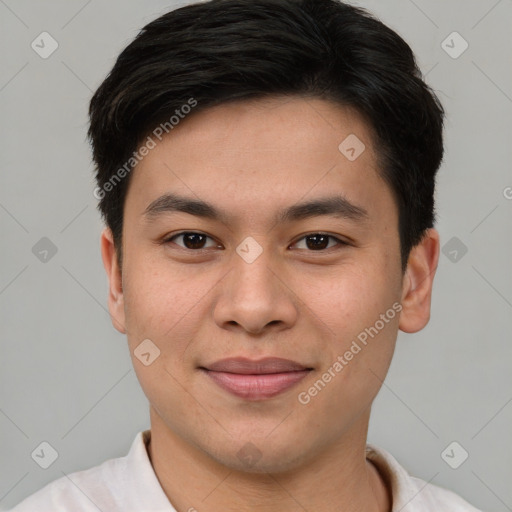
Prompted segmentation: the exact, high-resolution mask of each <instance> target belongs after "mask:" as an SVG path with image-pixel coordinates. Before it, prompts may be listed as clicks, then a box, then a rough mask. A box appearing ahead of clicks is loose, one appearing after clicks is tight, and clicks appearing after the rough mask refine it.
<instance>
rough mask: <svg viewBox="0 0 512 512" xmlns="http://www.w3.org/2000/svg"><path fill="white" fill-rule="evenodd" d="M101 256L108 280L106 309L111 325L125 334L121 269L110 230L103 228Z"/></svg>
mask: <svg viewBox="0 0 512 512" xmlns="http://www.w3.org/2000/svg"><path fill="white" fill-rule="evenodd" d="M100 244H101V257H102V259H103V266H104V267H105V271H106V273H107V277H108V281H109V293H108V309H109V311H110V318H111V319H112V324H113V326H114V327H115V328H116V329H117V330H118V331H119V332H120V333H122V334H126V329H125V314H124V296H123V283H122V277H121V269H120V268H119V265H118V263H117V254H116V248H115V246H114V238H113V236H112V231H111V230H110V229H109V228H105V229H104V230H103V232H102V233H101V239H100Z"/></svg>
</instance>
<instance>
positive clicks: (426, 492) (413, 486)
mask: <svg viewBox="0 0 512 512" xmlns="http://www.w3.org/2000/svg"><path fill="white" fill-rule="evenodd" d="M366 453H367V458H368V460H370V461H371V462H373V464H374V465H375V466H376V467H377V469H378V470H379V472H380V473H381V475H382V476H383V478H384V479H385V480H386V482H387V483H388V485H389V487H390V490H391V494H392V498H393V512H394V511H395V510H397V511H398V510H400V511H402V512H434V511H435V512H481V511H480V510H478V509H476V508H475V507H473V506H472V505H470V504H469V503H468V502H466V501H465V500H464V499H463V498H461V497H460V496H459V495H457V494H455V493H454V492H452V491H449V490H447V489H444V488H442V487H438V486H436V485H433V484H430V483H428V482H425V481H424V480H421V479H419V478H415V477H412V476H410V475H409V473H408V472H407V471H406V470H405V469H404V468H403V467H402V466H401V465H400V464H399V463H398V461H397V460H396V459H395V458H394V457H393V456H392V455H391V454H390V453H388V452H387V451H385V450H383V449H381V448H376V447H375V446H368V447H367V449H366Z"/></svg>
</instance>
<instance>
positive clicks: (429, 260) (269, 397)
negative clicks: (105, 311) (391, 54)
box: [102, 98, 437, 471]
mask: <svg viewBox="0 0 512 512" xmlns="http://www.w3.org/2000/svg"><path fill="white" fill-rule="evenodd" d="M354 136H356V137H357V139H358V140H357V139H355V138H354ZM347 137H350V138H349V139H348V141H347V142H346V143H345V144H344V145H342V146H341V149H340V148H339V146H340V144H341V143H342V142H343V141H345V139H347ZM361 143H362V144H364V150H363V151H362V152H361V150H362V148H363V146H362V145H361ZM351 148H354V150H353V151H352V149H351ZM359 153H360V154H359ZM354 157H356V158H354ZM376 165H377V164H376V154H375V150H374V148H373V145H372V141H371V138H370V132H369V130H368V127H367V126H366V125H365V123H364V122H363V121H362V119H361V118H360V117H359V116H358V115H357V114H356V113H355V112H353V111H351V110H349V109H347V108H343V107H341V106H337V105H334V104H332V103H330V102H327V101H323V100H319V99H317V100H312V99H308V100H305V99H301V98H295V99H290V98H287V99H283V98H273V99H266V100H254V101H250V102H247V101H245V102H237V103H232V104H227V105H221V106H218V107H214V108H211V109H209V110H205V111H204V112H198V113H195V114H193V115H190V116H189V117H188V118H186V119H185V120H184V121H182V122H181V124H180V125H179V126H177V127H175V128H174V129H173V131H172V132H170V133H169V134H168V135H166V136H165V137H164V138H163V139H162V141H161V142H159V143H158V144H157V145H156V147H155V148H154V149H152V150H151V151H150V152H149V154H148V155H147V156H145V158H144V159H143V160H142V161H141V162H140V163H139V164H137V166H136V168H135V170H134V171H133V175H132V181H131V183H130V187H129V190H128V193H127V197H126V202H125V209H124V230H123V268H122V285H121V281H120V280H119V279H117V278H116V276H119V275H120V270H119V269H118V268H117V267H116V262H115V258H114V257H113V255H114V249H113V245H112V241H111V236H110V235H109V233H108V231H107V230H106V231H105V232H104V234H103V240H102V249H103V258H104V262H105V266H106V268H107V272H108V273H109V277H110V282H111V290H110V297H109V307H110V311H111V313H112V317H113V320H114V325H115V326H116V327H117V328H118V329H119V330H120V331H121V332H123V333H126V334H127V337H128V342H129V347H130V352H131V355H132V360H133V365H134V368H135V371H136V373H137V377H138V379H139V381H140V384H141V386H142V388H143V390H144V392H145V394H146V396H147V398H148V400H149V402H150V405H151V408H152V418H154V420H155V421H157V422H159V424H160V426H161V427H163V428H165V429H168V431H169V432H170V433H171V434H172V435H174V436H177V437H179V438H180V439H181V440H184V441H185V442H186V443H188V445H189V446H192V447H194V448H198V449H199V450H202V451H204V452H205V453H207V454H209V455H210V456H211V457H213V459H215V460H217V461H218V462H220V463H222V464H224V465H226V466H228V467H231V468H244V467H245V468H246V467H247V461H248V460H249V459H251V457H252V459H254V460H256V459H258V464H257V469H254V470H255V471H256V470H261V471H277V470H285V469H291V468H294V467H297V466H298V465H299V464H301V463H304V462H305V461H308V460H313V458H314V457H316V456H319V454H321V453H325V451H326V450H329V449H331V448H332V447H334V446H339V445H340V444H342V443H344V442H345V441H346V440H347V439H349V438H350V437H351V436H352V437H353V436H357V435H363V433H365V429H366V428H367V422H368V412H369V408H370V405H371V403H372V401H373V399H374V397H375V395H376V394H377V392H378V390H379V388H380V386H381V380H382V379H383V378H384V376H385V374H386V372H387V369H388V367H389V364H390V361H391V357H392V354H393V350H394V346H395V340H396V337H397V332H398V329H399V328H402V329H403V330H407V331H408V332H413V331H414V330H419V329H420V328H422V327H423V326H424V324H425V323H426V322H427V321H428V304H427V303H429V299H430V286H431V280H430V279H431V278H432V277H433V271H432V268H433V266H435V264H436V262H437V261H436V254H437V253H436V250H437V247H436V245H435V240H434V244H433V245H432V244H431V245H430V246H424V248H423V249H421V248H418V252H416V253H414V252H413V256H412V258H414V254H416V259H412V260H411V265H410V267H409V269H408V271H407V272H406V274H405V275H403V274H402V272H401V262H400V246H399V237H398V211H397V207H396V204H395V203H394V200H393V197H392V193H391V191H390V189H389V188H388V187H387V185H386V184H385V183H384V181H383V180H382V179H381V178H380V176H379V173H378V169H377V166H376ZM166 195H169V196H170V195H172V196H173V198H174V200H173V201H172V200H171V198H170V197H167V200H164V199H162V197H164V196H166ZM178 197H179V198H180V200H177V198H178ZM191 202H195V204H193V203H191ZM199 202H201V203H206V204H199ZM307 205H309V206H307ZM434 238H435V237H434ZM432 239H433V238H432V237H431V238H430V240H432ZM418 269H421V270H422V272H423V271H425V272H423V274H422V272H420V271H419V270H418ZM427 274H428V276H430V277H426V278H425V275H427ZM422 276H423V278H422ZM418 290H424V293H423V294H422V295H421V297H419V298H418V297H417V296H415V295H414V293H417V292H418ZM144 340H150V341H144ZM141 343H143V344H142V345H141ZM141 353H143V354H145V355H144V356H142V357H140V356H141ZM137 354H138V356H137ZM141 359H142V360H143V361H144V362H141ZM144 363H146V364H144ZM252 459H251V460H252Z"/></svg>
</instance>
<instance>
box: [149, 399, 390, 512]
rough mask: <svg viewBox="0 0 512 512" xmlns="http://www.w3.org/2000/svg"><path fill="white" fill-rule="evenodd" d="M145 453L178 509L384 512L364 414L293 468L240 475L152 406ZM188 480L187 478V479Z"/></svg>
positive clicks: (386, 504) (385, 494)
mask: <svg viewBox="0 0 512 512" xmlns="http://www.w3.org/2000/svg"><path fill="white" fill-rule="evenodd" d="M150 415H151V441H150V444H149V447H148V455H149V457H150V460H151V463H152V465H153V468H154V470H155V473H156V476H157V478H158V480H159V482H160V485H161V486H162V489H163V490H164V492H165V494H166V496H167V497H168V498H169V501H170V502H171V503H172V504H173V506H174V507H175V508H176V510H178V511H180V512H181V511H199V512H218V511H219V510H222V511H225V512H232V511H233V512H234V511H237V512H251V511H258V512H273V511H275V510H279V511H280V512H291V511H294V512H295V511H297V510H315V511H316V512H339V511H340V510H343V511H344V512H361V511H365V512H388V511H389V510H391V498H390V493H389V490H388V489H387V486H386V484H385V482H384V480H383V479H382V477H381V475H380V474H379V472H378V470H377V469H376V468H375V467H374V466H373V464H371V463H370V462H369V461H368V460H366V457H365V447H366V434H367V427H368V420H369V411H368V414H366V415H365V417H364V418H361V424H362V425H364V427H363V428H362V429H361V425H354V427H353V428H352V429H351V431H350V432H349V433H347V436H346V438H344V439H343V440H342V441H341V442H339V443H337V444H336V445H335V446H330V447H329V449H328V450H326V451H325V452H324V453H320V454H318V455H317V456H316V457H315V458H314V459H312V460H308V461H305V462H304V464H302V465H301V466H300V467H297V468H296V469H294V470H290V471H286V472H280V473H273V474H272V473H248V472H241V471H238V470H235V469H232V468H229V467H226V466H225V465H223V464H219V463H218V462H217V461H216V460H214V459H213V458H212V457H210V456H209V455H208V454H206V453H204V452H203V451H201V450H199V449H197V448H196V447H195V446H192V445H191V444H190V443H188V442H186V441H185V440H184V439H182V438H181V437H179V436H177V435H176V434H175V433H174V432H172V431H171V430H170V429H169V428H168V427H167V426H166V425H165V424H164V423H163V421H162V420H161V418H160V417H159V416H158V414H157V413H156V412H155V411H154V410H153V408H151V411H150ZM191 476H192V477H191Z"/></svg>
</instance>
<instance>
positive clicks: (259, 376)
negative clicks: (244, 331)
mask: <svg viewBox="0 0 512 512" xmlns="http://www.w3.org/2000/svg"><path fill="white" fill-rule="evenodd" d="M199 370H201V371H202V372H203V373H204V374H205V375H206V376H207V377H208V378H210V379H211V380H212V381H213V382H214V383H215V384H217V385H218V386H219V387H220V388H222V389H223V390H225V391H227V392H229V393H231V394H233V395H235V396H238V397H240V398H244V399H246V400H265V399H268V398H272V397H274V396H277V395H279V394H281V393H284V392H285V391H288V390H289V389H290V388H292V387H293V386H295V385H296V384H297V383H298V382H300V381H301V380H302V379H303V378H304V377H306V375H308V374H309V372H310V371H312V370H313V368H310V367H306V366H304V365H302V364H299V363H297V362H295V361H291V360H288V359H281V358H275V357H268V358H264V359H260V360H257V361H256V360H251V359H246V358H242V357H237V358H230V359H222V360H220V361H216V362H214V363H212V364H209V365H208V366H201V367H199Z"/></svg>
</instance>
